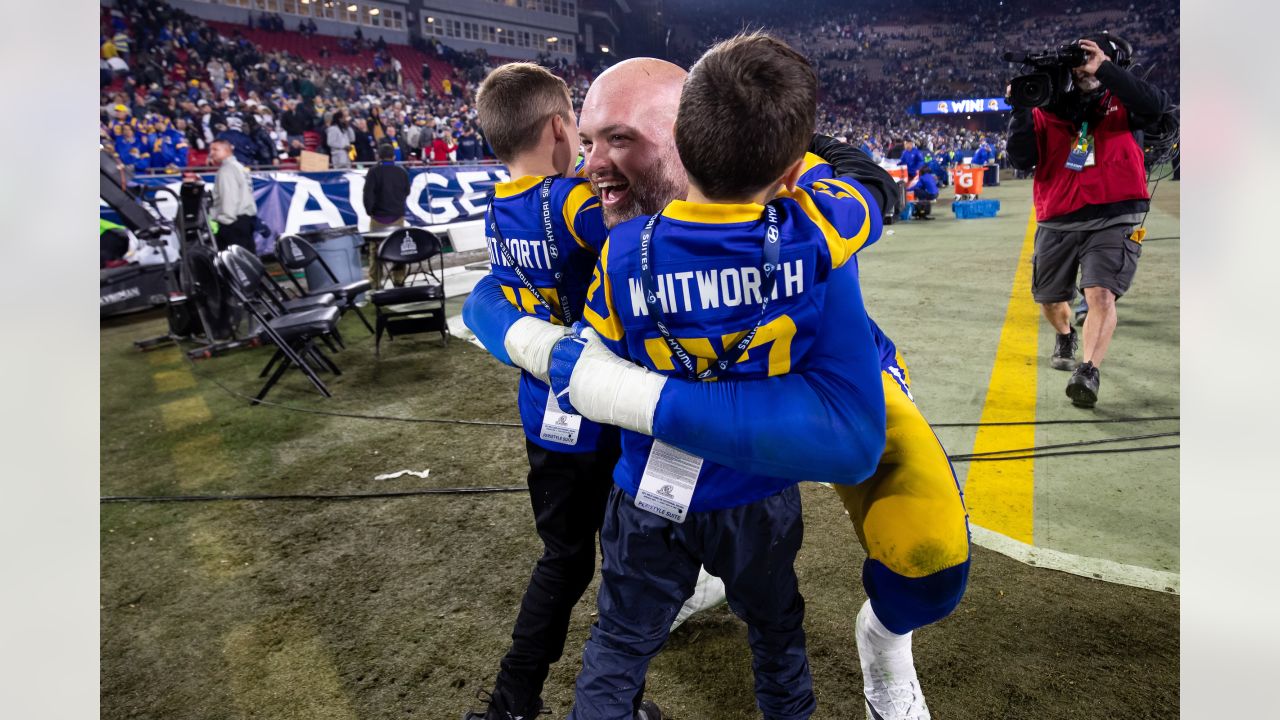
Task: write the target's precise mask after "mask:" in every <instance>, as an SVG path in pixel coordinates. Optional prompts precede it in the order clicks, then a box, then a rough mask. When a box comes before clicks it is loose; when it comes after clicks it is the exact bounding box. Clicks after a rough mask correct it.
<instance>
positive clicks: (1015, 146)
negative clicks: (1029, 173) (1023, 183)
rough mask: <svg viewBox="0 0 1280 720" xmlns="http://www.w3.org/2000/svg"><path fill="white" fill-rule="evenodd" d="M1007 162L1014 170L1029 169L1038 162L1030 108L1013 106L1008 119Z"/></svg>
mask: <svg viewBox="0 0 1280 720" xmlns="http://www.w3.org/2000/svg"><path fill="white" fill-rule="evenodd" d="M1006 151H1007V152H1008V153H1009V164H1010V165H1011V166H1012V167H1013V168H1014V169H1015V170H1023V171H1026V170H1031V169H1032V168H1034V167H1035V166H1036V164H1037V163H1039V162H1040V157H1039V155H1040V151H1039V149H1038V146H1037V145H1036V119H1035V115H1034V114H1033V111H1032V110H1031V108H1014V110H1013V116H1012V117H1011V118H1010V119H1009V144H1008V147H1007V148H1006Z"/></svg>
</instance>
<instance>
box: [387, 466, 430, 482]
mask: <svg viewBox="0 0 1280 720" xmlns="http://www.w3.org/2000/svg"><path fill="white" fill-rule="evenodd" d="M430 474H431V468H427V469H426V470H401V471H399V472H393V473H386V474H384V475H378V476H376V477H374V478H373V479H374V480H395V479H396V478H398V477H401V476H402V475H412V476H414V477H417V478H422V479H423V480H426V479H427V476H428V475H430Z"/></svg>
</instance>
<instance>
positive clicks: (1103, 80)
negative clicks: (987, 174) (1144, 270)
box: [1008, 33, 1170, 407]
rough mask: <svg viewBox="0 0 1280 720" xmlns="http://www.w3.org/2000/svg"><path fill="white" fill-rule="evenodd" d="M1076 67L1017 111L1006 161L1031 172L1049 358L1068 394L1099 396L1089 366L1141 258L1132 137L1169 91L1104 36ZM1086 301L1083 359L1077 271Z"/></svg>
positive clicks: (1143, 196)
mask: <svg viewBox="0 0 1280 720" xmlns="http://www.w3.org/2000/svg"><path fill="white" fill-rule="evenodd" d="M1079 45H1080V48H1081V49H1082V50H1084V53H1085V63H1084V64H1083V65H1081V66H1079V67H1076V68H1074V69H1073V70H1072V77H1073V78H1074V80H1075V82H1074V84H1073V85H1074V86H1073V87H1071V88H1069V90H1068V91H1067V92H1065V93H1062V94H1060V95H1059V96H1057V97H1055V98H1054V99H1053V100H1052V101H1051V102H1050V103H1049V104H1048V105H1047V106H1045V107H1044V108H1034V109H1033V108H1025V107H1023V108H1017V109H1016V110H1014V112H1013V117H1012V119H1011V120H1010V123H1009V145H1008V153H1009V162H1010V164H1011V165H1012V166H1013V167H1014V168H1015V169H1018V170H1031V169H1032V168H1035V179H1034V184H1033V186H1032V194H1033V197H1034V199H1035V211H1036V219H1037V222H1038V224H1039V227H1038V228H1037V229H1036V239H1035V255H1034V266H1033V271H1032V283H1031V294H1032V296H1033V297H1034V298H1035V300H1036V302H1038V303H1040V307H1041V309H1042V310H1043V312H1044V316H1045V318H1046V319H1048V321H1049V323H1050V324H1051V325H1053V328H1054V330H1055V331H1056V332H1057V333H1058V338H1057V342H1056V343H1055V347H1054V351H1053V355H1052V357H1051V358H1050V364H1051V365H1052V366H1053V367H1055V368H1057V369H1059V370H1071V369H1073V368H1074V370H1075V373H1074V374H1073V375H1072V376H1071V380H1070V381H1068V383H1067V396H1068V397H1070V398H1071V401H1072V403H1073V404H1075V405H1077V406H1079V407H1093V406H1094V405H1095V404H1096V403H1097V401H1098V383H1099V374H1098V366H1099V365H1101V364H1102V359H1103V357H1104V356H1105V355H1106V352H1107V346H1108V345H1110V343H1111V335H1112V334H1113V333H1114V332H1115V327H1116V304H1115V303H1116V299H1117V298H1119V297H1120V296H1121V295H1123V294H1124V293H1125V291H1127V290H1128V289H1129V284H1130V283H1131V282H1132V281H1133V276H1134V273H1135V272H1136V271H1137V268H1138V257H1139V256H1140V255H1141V254H1142V246H1141V244H1140V243H1141V234H1138V235H1137V236H1136V237H1134V231H1135V230H1136V229H1137V228H1138V226H1139V224H1140V223H1141V222H1142V220H1143V217H1144V214H1145V213H1146V212H1147V209H1148V207H1149V205H1150V202H1149V201H1150V197H1151V196H1150V194H1149V193H1148V192H1147V176H1146V171H1145V169H1144V168H1143V157H1142V142H1141V140H1140V138H1141V133H1142V131H1143V130H1144V129H1146V128H1148V127H1150V126H1152V125H1154V124H1155V123H1156V122H1157V121H1158V120H1159V119H1160V116H1161V115H1163V114H1165V113H1166V112H1167V111H1168V110H1169V108H1170V101H1169V97H1168V95H1166V94H1165V93H1164V92H1163V91H1161V90H1159V89H1157V88H1155V87H1153V86H1152V85H1150V84H1149V83H1147V82H1146V81H1144V80H1142V79H1140V78H1138V77H1137V76H1135V75H1133V74H1132V73H1130V72H1129V71H1128V70H1126V69H1125V68H1126V67H1127V66H1128V65H1129V63H1130V56H1131V53H1132V51H1131V49H1130V47H1129V46H1128V44H1127V43H1125V42H1124V41H1123V40H1120V39H1118V38H1114V37H1112V36H1110V35H1108V34H1106V33H1102V34H1101V35H1096V36H1093V37H1092V38H1087V39H1083V40H1081V41H1080V43H1079ZM1077 273H1079V276H1080V287H1081V288H1082V289H1083V290H1084V295H1085V299H1086V300H1087V301H1088V304H1089V315H1088V317H1087V318H1086V320H1085V323H1084V356H1083V357H1084V362H1083V363H1081V364H1079V366H1077V365H1076V361H1075V351H1076V347H1077V345H1078V340H1077V337H1076V332H1075V330H1074V329H1073V328H1072V327H1071V307H1070V305H1069V304H1068V301H1070V300H1071V296H1072V294H1073V286H1074V285H1075V282H1076V275H1077Z"/></svg>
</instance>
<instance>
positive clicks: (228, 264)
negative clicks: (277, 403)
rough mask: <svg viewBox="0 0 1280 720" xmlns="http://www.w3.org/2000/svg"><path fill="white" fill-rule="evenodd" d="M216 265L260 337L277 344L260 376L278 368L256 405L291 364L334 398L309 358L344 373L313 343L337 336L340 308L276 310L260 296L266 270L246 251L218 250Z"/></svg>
mask: <svg viewBox="0 0 1280 720" xmlns="http://www.w3.org/2000/svg"><path fill="white" fill-rule="evenodd" d="M216 264H217V269H218V272H219V275H220V276H221V278H222V280H223V281H224V282H225V283H226V284H227V286H228V287H229V288H230V290H231V293H232V294H233V295H234V296H235V297H236V298H237V299H239V300H240V302H241V304H242V305H243V306H244V307H245V308H246V310H247V311H248V312H249V314H250V315H251V316H252V317H253V319H254V320H255V321H256V322H257V326H258V335H259V338H260V339H261V340H263V341H264V342H270V343H271V344H273V345H275V346H276V352H275V354H274V355H273V356H272V357H271V360H269V361H268V362H267V365H266V367H264V368H263V369H262V372H261V373H259V374H258V377H263V376H265V375H266V374H267V373H268V372H270V371H271V369H272V367H273V366H275V371H274V372H272V373H271V376H270V377H269V378H267V382H266V384H265V385H263V386H262V389H261V390H259V391H258V394H257V396H256V398H255V399H254V400H253V403H254V404H257V403H258V402H259V401H261V400H262V399H263V398H265V397H266V396H267V393H268V392H269V391H270V390H271V388H272V387H274V386H275V384H276V383H277V382H279V380H280V378H281V376H283V375H284V373H285V371H286V370H288V369H289V368H290V367H296V368H298V369H299V370H300V371H302V374H303V375H306V376H307V379H308V380H310V381H311V384H312V385H314V386H315V387H316V389H317V390H319V391H320V394H321V395H324V396H325V397H333V394H332V393H330V392H329V388H328V387H327V386H325V384H324V382H323V381H322V380H321V379H320V376H319V375H318V374H317V373H316V371H315V369H314V368H313V367H312V366H311V363H309V362H308V358H310V359H312V360H315V361H316V362H317V363H319V364H320V366H321V367H322V368H323V369H326V370H328V371H330V372H332V373H333V374H334V375H341V374H342V371H341V370H339V369H338V366H337V365H335V364H334V362H333V361H332V360H330V359H329V358H328V356H326V355H325V354H324V352H323V351H322V350H320V348H318V347H316V345H315V342H314V341H315V340H316V339H324V338H327V337H328V336H331V335H333V336H336V334H337V331H338V315H339V312H338V308H336V307H333V306H332V305H320V306H316V307H313V308H310V309H306V310H298V311H295V312H278V313H276V312H273V311H272V310H273V304H272V303H271V302H269V301H266V302H264V300H263V298H262V297H261V296H262V293H263V285H262V282H263V281H262V275H263V274H264V273H265V271H264V270H263V268H262V264H261V263H257V264H256V265H255V264H254V263H250V262H246V261H245V258H244V255H243V254H241V253H237V252H234V251H233V250H230V249H228V250H223V251H222V252H220V253H218V257H217V262H216ZM277 363H278V365H277Z"/></svg>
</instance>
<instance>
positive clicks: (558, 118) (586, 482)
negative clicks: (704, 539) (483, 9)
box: [463, 63, 618, 720]
mask: <svg viewBox="0 0 1280 720" xmlns="http://www.w3.org/2000/svg"><path fill="white" fill-rule="evenodd" d="M476 106H477V111H478V117H477V120H478V122H479V125H480V127H481V128H482V130H483V132H484V135H485V138H486V139H487V140H488V142H489V144H490V146H491V147H492V148H493V151H494V154H496V155H497V157H498V159H499V160H501V161H502V162H504V163H506V165H507V169H508V170H509V172H510V176H511V180H510V181H508V182H499V183H497V184H496V185H495V186H494V195H493V199H492V200H491V201H490V205H489V208H488V211H487V212H486V214H485V224H486V226H487V229H488V238H487V242H488V249H489V261H490V274H489V276H488V277H486V278H485V279H484V280H482V281H481V283H480V284H479V285H477V286H476V288H475V290H474V291H473V292H472V294H471V296H470V297H469V298H468V299H467V302H466V304H465V305H464V306H463V318H464V320H465V322H466V324H467V326H468V327H470V328H472V329H473V330H474V331H476V334H477V335H480V336H487V335H491V334H492V333H495V332H496V333H498V335H497V337H502V338H504V341H503V343H502V345H503V347H501V348H497V349H496V350H495V352H494V354H495V356H497V357H498V359H499V360H502V361H503V362H506V363H507V364H512V365H516V366H518V367H521V368H524V371H523V372H522V373H521V377H520V389H519V406H520V418H521V422H522V424H523V426H524V430H525V448H526V451H527V453H528V457H529V475H528V483H529V496H530V500H531V502H532V505H533V516H534V525H535V527H536V528H537V531H538V536H539V537H540V538H541V539H542V542H543V554H542V557H541V558H540V559H539V560H538V562H537V564H536V565H535V566H534V569H533V575H532V577H531V578H530V580H529V586H528V588H527V589H526V590H525V594H524V598H523V600H522V602H521V606H520V611H519V613H518V615H517V616H516V622H515V629H514V630H513V631H512V634H511V648H510V650H509V651H508V652H507V654H506V656H505V657H504V658H503V659H502V662H501V665H500V669H499V672H498V677H497V680H496V683H495V686H494V689H493V692H492V694H491V695H490V696H489V698H488V706H487V707H486V708H485V710H484V711H482V712H468V713H466V714H465V715H464V716H463V718H464V720H481V719H483V720H518V719H519V718H532V717H534V716H535V715H537V714H539V713H540V712H541V711H542V698H541V697H540V695H541V692H542V687H543V684H544V683H545V682H546V679H547V674H548V671H549V668H550V665H551V664H552V663H554V662H555V661H556V660H558V659H559V658H560V656H561V654H562V653H563V652H564V643H565V636H566V635H567V633H568V628H569V615H570V612H571V611H572V609H573V606H574V605H575V604H577V602H578V600H579V598H581V597H582V593H583V592H585V591H586V588H587V585H588V584H590V582H591V578H592V577H593V576H594V575H595V552H596V534H597V533H598V532H599V529H600V522H601V519H602V516H603V514H604V503H605V499H606V497H607V495H608V492H609V488H610V487H611V485H612V483H611V479H610V478H611V473H612V471H613V466H614V463H615V462H616V460H617V457H618V434H617V432H618V431H617V429H616V428H612V427H606V426H601V425H599V424H597V423H594V422H591V421H590V420H585V419H583V418H582V417H581V416H579V415H576V414H573V413H566V412H562V411H561V410H560V409H559V407H557V405H556V402H555V400H554V399H553V398H552V397H551V391H550V388H549V387H548V386H547V384H546V381H547V375H546V368H547V363H548V355H549V353H550V350H551V348H552V346H553V345H554V344H555V343H556V341H557V340H559V339H560V338H562V337H563V336H564V333H565V331H566V330H567V329H568V328H569V327H570V326H572V325H573V323H574V321H575V320H577V319H579V318H581V317H582V309H583V303H584V301H585V299H586V295H587V283H588V281H589V280H590V279H591V268H592V266H593V265H594V263H595V260H596V257H597V256H598V255H599V251H600V248H601V247H602V246H603V244H604V240H605V236H606V234H607V231H606V229H605V226H604V220H603V218H602V217H601V214H600V201H599V200H598V199H596V198H595V197H594V196H593V195H592V194H591V187H590V185H589V184H588V183H587V181H586V180H585V179H581V178H570V177H564V176H565V175H567V174H569V172H570V170H571V168H572V167H573V163H574V161H575V160H576V159H577V155H578V128H577V123H576V121H575V118H574V114H573V106H572V104H571V102H570V96H569V89H568V87H567V86H566V85H565V83H564V81H563V80H561V79H560V78H558V77H556V76H555V75H552V74H551V73H550V72H548V71H547V70H545V69H543V68H542V67H539V66H538V65H534V64H532V63H510V64H507V65H503V66H501V67H499V68H497V69H495V70H494V71H493V72H491V73H490V74H489V76H488V77H486V78H485V80H484V82H483V83H482V84H481V85H480V89H479V92H478V97H477V100H476ZM495 304H496V305H497V306H498V307H501V308H503V309H504V310H505V311H506V312H504V313H494V312H492V311H491V310H489V311H486V308H492V307H494V305H495ZM548 322H549V323H550V324H548ZM504 351H505V352H504Z"/></svg>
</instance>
